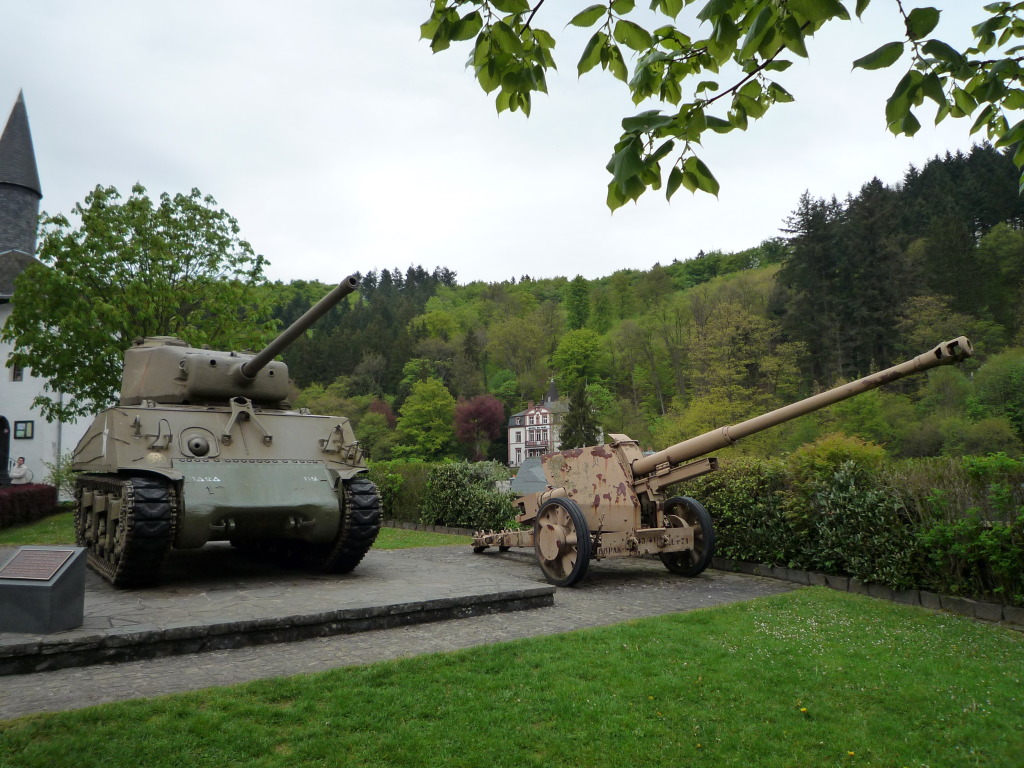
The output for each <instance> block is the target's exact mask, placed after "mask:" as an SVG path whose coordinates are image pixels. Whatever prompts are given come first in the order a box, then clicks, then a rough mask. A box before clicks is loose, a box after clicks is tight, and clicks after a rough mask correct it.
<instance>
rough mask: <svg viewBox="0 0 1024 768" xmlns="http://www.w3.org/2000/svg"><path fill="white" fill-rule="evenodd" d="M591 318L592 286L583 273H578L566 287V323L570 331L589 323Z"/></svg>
mask: <svg viewBox="0 0 1024 768" xmlns="http://www.w3.org/2000/svg"><path fill="white" fill-rule="evenodd" d="M589 318H590V286H589V285H588V284H587V280H586V278H585V277H583V276H582V275H576V277H574V278H573V279H572V282H570V283H569V285H568V286H567V287H566V289H565V323H566V326H567V327H568V328H569V330H570V331H575V330H578V329H580V328H582V327H583V326H585V325H586V324H587V320H588V319H589Z"/></svg>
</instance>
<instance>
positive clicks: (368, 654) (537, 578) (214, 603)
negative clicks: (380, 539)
mask: <svg viewBox="0 0 1024 768" xmlns="http://www.w3.org/2000/svg"><path fill="white" fill-rule="evenodd" d="M201 552H202V553H205V552H206V550H201ZM212 554H216V553H210V555H212ZM226 554H229V555H230V554H231V553H226ZM203 557H204V558H205V557H207V555H206V554H204V555H203ZM236 567H237V570H235V571H232V573H231V574H230V578H229V577H228V576H224V575H222V577H221V580H220V581H217V582H216V583H215V584H211V583H210V581H209V579H210V577H209V576H205V577H198V576H195V575H194V574H195V572H196V571H194V570H193V567H192V563H191V562H190V563H189V564H187V565H186V564H185V562H184V561H179V563H177V564H174V569H172V570H171V571H170V572H169V574H168V576H169V580H168V584H167V586H166V587H165V588H164V589H163V590H159V591H157V590H144V591H143V592H141V593H132V592H122V591H115V590H107V592H102V591H101V592H102V594H104V595H106V597H105V598H104V600H106V601H108V602H107V604H108V605H109V604H111V603H116V604H118V605H119V606H121V610H120V611H119V613H118V615H119V616H120V617H121V618H120V619H119V620H121V621H135V622H137V625H139V624H152V623H155V620H156V619H157V616H158V615H159V614H157V615H154V613H153V609H154V608H156V607H158V606H159V607H160V608H161V611H162V612H163V615H165V616H166V617H167V619H166V621H167V622H168V623H169V622H170V621H172V619H170V618H169V617H170V616H172V615H173V616H174V618H173V621H174V622H177V624H176V626H177V627H179V628H180V627H188V626H193V625H197V624H198V623H199V622H205V621H209V620H219V621H224V620H232V619H233V618H236V617H238V616H245V617H249V618H252V617H255V618H259V613H258V611H260V610H262V609H261V608H260V606H261V605H264V606H265V605H269V604H271V603H276V604H277V605H278V606H280V607H282V608H283V609H284V610H286V611H292V610H294V609H295V607H296V606H297V605H299V604H302V605H309V606H311V610H313V611H332V610H337V603H338V601H342V600H345V599H352V600H361V601H364V602H365V601H366V600H367V599H368V598H369V597H370V596H371V595H373V596H374V599H375V600H376V601H378V602H380V601H385V600H388V599H391V600H393V601H396V602H402V601H404V602H408V601H409V598H408V595H409V593H410V592H411V591H416V592H417V594H423V595H434V596H435V597H437V598H439V599H442V600H444V599H450V598H451V597H452V594H453V593H458V594H465V592H466V590H473V589H476V590H479V592H478V594H481V595H484V596H486V595H493V594H495V591H496V590H497V591H502V592H505V591H512V592H513V593H522V594H523V595H534V594H535V592H534V591H535V590H539V591H540V592H541V593H542V594H541V595H540V598H539V599H542V600H543V599H548V600H550V597H551V591H552V588H551V587H550V585H548V584H547V582H545V581H544V579H543V577H542V575H541V573H540V569H539V568H538V567H537V564H536V560H535V559H534V557H533V553H532V552H527V551H525V550H512V551H509V552H505V553H498V552H495V551H493V550H490V551H488V552H486V553H484V554H480V555H476V554H473V553H472V552H471V550H470V549H469V547H435V548H423V549H413V550H393V551H371V552H370V553H369V554H368V555H367V558H366V560H364V562H363V563H362V564H361V565H360V566H359V568H357V569H356V571H355V572H353V574H351V575H350V576H345V577H336V578H334V577H332V578H327V579H324V578H311V577H308V576H305V575H302V574H296V573H281V572H276V573H273V574H267V573H264V572H263V571H262V568H260V567H259V566H258V564H253V563H250V564H249V565H242V564H238V565H236ZM175 569H176V570H175ZM797 588H798V587H797V585H794V584H791V583H789V582H784V581H778V580H775V579H768V578H763V577H759V576H752V575H747V574H739V573H727V572H724V571H715V570H708V571H706V572H705V573H703V574H702V575H701V576H699V577H697V578H693V579H687V578H682V577H679V576H673V575H672V574H670V573H669V572H668V571H667V570H666V569H665V568H664V566H663V565H662V564H661V563H660V562H658V561H656V560H632V559H629V560H605V561H603V562H600V563H593V564H592V565H591V567H590V572H589V574H588V575H587V578H586V579H584V581H583V582H581V583H580V584H579V585H578V586H576V587H573V588H569V589H559V590H557V592H556V593H555V594H554V604H553V605H550V604H549V605H548V606H546V607H540V608H535V609H533V610H520V611H515V612H511V613H509V612H488V611H487V610H479V611H476V612H474V611H472V610H467V611H464V612H461V613H460V612H459V611H458V610H456V611H453V612H452V615H453V616H462V615H464V616H465V618H459V619H458V620H451V621H433V622H430V623H419V624H405V625H402V626H386V625H385V626H386V628H381V629H367V630H366V631H362V632H356V633H350V634H337V635H331V636H320V637H315V638H312V639H306V640H297V641H293V642H280V643H274V644H267V645H258V646H251V647H242V648H235V649H227V650H213V649H211V650H207V651H205V652H201V653H184V654H180V653H179V654H176V655H171V656H164V657H160V658H151V659H146V660H140V661H125V662H120V663H107V664H94V665H91V666H85V667H71V668H65V669H57V670H54V671H43V672H33V673H28V674H13V675H7V676H4V677H0V719H7V718H13V717H19V716H22V715H26V714H31V713H34V712H46V711H59V710H66V709H77V708H80V707H86V706H91V705H94V704H100V703H104V702H109V701H118V700H125V699H132V698H140V697H147V696H157V695H162V694H167V693H174V692H180V691H189V690H196V689H201V688H208V687H212V686H222V685H232V684H235V683H240V682H244V681H247V680H254V679H259V678H268V677H279V676H285V675H296V674H303V673H309V672H317V671H321V670H324V669H330V668H334V667H341V666H348V665H356V664H369V663H373V662H375V661H382V660H386V659H393V658H400V657H406V656H414V655H419V654H423V653H437V652H444V651H451V650H456V649H460V648H467V647H472V646H476V645H483V644H489V643H496V642H503V641H507V640H512V639H517V638H522V637H531V636H537V635H548V634H556V633H562V632H570V631H573V630H577V629H581V628H585V627H594V626H602V625H608V624H616V623H619V622H622V621H628V620H631V619H638V618H644V617H648V616H655V615H660V614H666V613H675V612H680V611H689V610H694V609H698V608H705V607H711V606H715V605H722V604H725V603H731V602H738V601H743V600H751V599H754V598H757V597H762V596H766V595H771V594H777V593H780V592H786V591H789V590H792V589H797ZM420 590H422V592H420ZM108 592H113V593H114V594H107V593H108ZM389 595H390V598H389ZM395 595H398V596H399V597H398V598H395V597H394V596H395ZM545 596H546V598H545ZM421 599H422V600H428V599H433V598H431V597H427V596H424V597H423V598H421ZM332 601H333V602H332ZM481 601H484V598H481ZM371 602H372V601H371ZM86 605H87V614H88V613H89V611H90V605H92V607H93V608H98V606H99V605H100V600H99V597H97V598H96V601H95V602H92V601H91V600H90V598H89V597H87V603H86ZM325 606H326V607H325ZM520 607H523V606H520ZM92 631H96V628H93V630H92ZM0 639H3V640H6V639H8V636H7V635H0Z"/></svg>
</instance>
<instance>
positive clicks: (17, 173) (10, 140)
mask: <svg viewBox="0 0 1024 768" xmlns="http://www.w3.org/2000/svg"><path fill="white" fill-rule="evenodd" d="M0 184H16V185H18V186H19V187H25V188H26V189H30V190H32V191H33V192H35V193H36V194H37V195H39V196H40V197H42V196H43V191H42V189H41V188H40V186H39V171H38V170H36V153H35V150H33V149H32V132H31V131H29V128H28V112H27V111H26V109H25V97H24V94H23V93H21V92H19V93H18V100H17V101H16V102H14V109H12V110H11V116H10V117H9V118H7V127H6V128H4V133H3V136H2V137H0Z"/></svg>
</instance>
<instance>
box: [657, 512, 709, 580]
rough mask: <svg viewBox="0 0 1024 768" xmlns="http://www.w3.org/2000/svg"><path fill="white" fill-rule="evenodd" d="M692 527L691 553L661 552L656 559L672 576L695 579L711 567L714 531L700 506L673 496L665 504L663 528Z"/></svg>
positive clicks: (688, 551)
mask: <svg viewBox="0 0 1024 768" xmlns="http://www.w3.org/2000/svg"><path fill="white" fill-rule="evenodd" d="M684 523H685V524H686V525H690V526H693V549H691V550H687V551H685V552H662V553H661V554H660V555H659V557H660V558H661V562H663V563H664V564H665V567H666V568H668V569H669V570H670V571H672V573H678V574H679V575H680V576H696V575H697V574H699V573H701V572H702V571H703V570H704V569H705V568H707V567H708V565H710V564H711V557H712V556H713V555H714V554H715V529H714V526H713V525H712V522H711V515H709V514H708V511H707V510H706V509H704V505H703V504H701V503H700V502H699V501H697V500H696V499H691V498H690V497H689V496H674V497H673V498H671V499H669V500H668V501H666V502H665V525H666V526H668V527H670V528H671V527H679V526H681V525H683V524H684Z"/></svg>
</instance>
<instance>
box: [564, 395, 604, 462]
mask: <svg viewBox="0 0 1024 768" xmlns="http://www.w3.org/2000/svg"><path fill="white" fill-rule="evenodd" d="M599 432H600V428H599V427H598V425H597V418H596V417H595V416H594V409H593V407H592V406H591V404H590V396H589V395H587V384H586V382H585V381H584V380H583V379H580V380H579V381H577V382H576V387H575V388H574V389H573V392H572V395H570V397H569V412H568V413H567V414H566V415H565V420H564V421H563V422H562V431H561V436H562V442H561V444H560V445H559V446H558V450H560V451H567V450H569V449H570V448H583V447H584V446H587V445H594V444H595V443H596V442H597V436H598V434H599Z"/></svg>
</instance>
